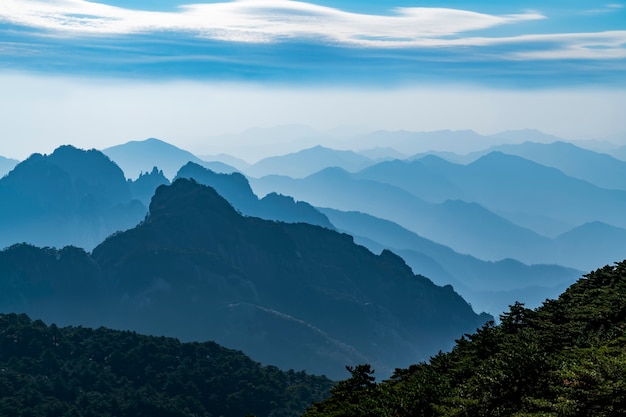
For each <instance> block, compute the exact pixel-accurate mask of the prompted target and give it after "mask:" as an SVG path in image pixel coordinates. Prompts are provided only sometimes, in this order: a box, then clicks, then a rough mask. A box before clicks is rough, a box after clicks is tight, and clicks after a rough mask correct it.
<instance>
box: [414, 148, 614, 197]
mask: <svg viewBox="0 0 626 417" xmlns="http://www.w3.org/2000/svg"><path fill="white" fill-rule="evenodd" d="M494 151H498V152H502V153H504V154H507V155H517V156H520V157H523V158H525V159H528V160H530V161H533V162H536V163H538V164H541V165H545V166H547V167H552V168H556V169H558V170H560V171H562V172H563V173H564V174H566V175H568V176H570V177H573V178H578V179H581V180H585V181H587V182H589V183H591V184H593V185H596V186H598V187H601V188H607V189H619V190H626V161H624V160H621V159H618V158H616V157H614V156H611V155H609V154H608V153H601V152H595V151H591V150H588V149H584V148H581V147H578V146H576V145H575V144H573V143H568V142H563V141H556V142H552V143H537V142H524V143H520V144H513V145H497V146H493V147H491V148H489V149H486V150H482V151H478V152H472V153H469V154H467V155H458V154H453V153H444V152H441V153H433V154H435V155H438V156H441V157H442V158H444V159H447V160H449V161H451V162H455V163H461V164H468V163H471V162H474V161H475V160H477V159H478V158H480V157H482V156H484V155H487V154H489V153H491V152H494ZM423 156H424V154H422V155H416V156H414V157H413V158H411V159H420V158H421V157H423Z"/></svg>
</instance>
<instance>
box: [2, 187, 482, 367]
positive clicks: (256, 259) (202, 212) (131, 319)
mask: <svg viewBox="0 0 626 417" xmlns="http://www.w3.org/2000/svg"><path fill="white" fill-rule="evenodd" d="M64 250H67V251H69V252H70V253H71V254H72V257H71V258H67V257H66V255H64V253H63V252H62V251H63V250H61V251H57V250H53V249H39V248H34V247H30V246H25V245H17V246H13V247H11V248H9V249H7V250H6V251H4V252H2V254H1V256H0V268H2V270H1V271H0V277H2V279H3V282H2V286H3V303H9V305H8V306H7V305H6V304H4V305H3V306H2V308H1V310H4V311H6V310H7V308H9V307H10V308H11V310H13V311H16V312H22V311H23V312H26V313H28V314H31V315H33V316H34V315H35V313H36V316H37V317H43V318H46V320H49V321H56V320H57V319H58V321H59V322H67V323H74V324H76V323H75V322H76V321H78V320H80V321H84V322H85V323H83V324H89V325H107V326H109V327H113V328H125V329H133V330H137V331H142V332H147V333H150V334H163V335H169V336H175V337H179V338H182V339H184V340H207V339H211V340H215V341H217V342H218V343H221V344H223V345H225V346H228V347H232V348H237V349H242V350H243V351H245V352H246V353H248V354H249V355H250V356H252V357H253V358H254V359H256V360H260V361H262V362H264V363H271V364H275V365H278V366H280V367H283V368H295V369H302V368H306V369H307V370H309V371H312V372H316V373H324V374H326V375H328V376H331V377H334V378H339V377H343V376H345V371H344V365H346V364H352V365H354V364H357V363H363V361H367V362H368V363H373V364H376V369H378V370H380V372H381V374H382V375H383V376H384V375H388V374H389V373H390V372H391V370H392V369H394V368H395V367H397V366H403V365H406V364H409V363H412V362H414V361H416V360H418V361H419V360H423V359H426V358H428V356H429V355H431V354H433V353H436V352H437V351H438V350H440V349H446V348H447V347H449V346H451V344H452V342H453V340H454V339H455V338H458V337H459V336H460V335H461V334H463V333H465V332H467V331H471V330H473V329H475V328H476V327H477V326H480V325H481V324H482V323H483V322H485V321H486V320H488V319H489V318H490V317H489V316H487V315H484V314H483V315H477V314H475V313H474V312H473V311H472V309H471V307H470V306H469V305H468V304H467V303H466V302H465V301H464V300H463V299H462V298H461V297H460V296H459V295H458V294H457V293H455V292H454V291H453V289H452V288H451V287H450V286H447V287H443V288H442V287H439V286H436V285H434V284H433V283H432V281H430V280H429V279H427V278H424V277H422V276H419V275H414V274H413V273H412V271H411V270H410V268H409V267H408V266H407V265H406V264H405V263H404V261H402V259H401V258H399V257H398V256H396V255H394V254H393V253H391V252H389V251H383V252H382V253H381V254H380V255H374V254H373V253H371V252H370V251H369V250H367V249H365V248H364V247H362V246H359V245H356V244H354V242H353V239H352V237H350V236H348V235H345V234H340V233H337V232H335V231H332V230H329V229H326V228H323V227H319V226H313V225H309V224H306V223H296V224H289V223H283V222H273V221H267V220H262V219H259V218H255V217H244V216H241V215H240V214H239V213H237V211H236V210H235V209H234V208H233V207H232V206H231V205H230V204H229V203H228V202H227V201H226V200H225V199H224V198H222V197H221V196H220V195H219V194H217V192H216V191H215V190H214V189H213V188H210V187H207V186H203V185H200V184H198V183H196V182H195V181H192V180H186V179H179V180H176V181H175V182H174V183H173V184H172V185H170V186H160V187H159V188H158V189H157V192H156V193H155V196H154V197H153V199H152V202H151V204H150V212H149V215H148V216H147V217H146V218H145V220H144V221H143V222H141V223H140V224H139V225H138V226H136V227H135V228H133V229H130V230H128V231H125V232H121V233H117V234H115V235H113V236H111V237H109V238H108V239H107V240H105V241H104V242H103V243H102V244H100V245H99V246H98V247H96V248H95V249H94V251H93V253H92V254H91V255H88V254H87V253H85V252H84V251H80V250H77V249H64ZM19 254H21V255H19ZM63 262H65V263H63ZM44 268H45V270H46V273H45V274H42V273H41V271H42V270H44ZM16 279H17V280H18V282H20V283H21V284H20V285H19V286H17V287H16V286H15V285H14V284H13V282H15V280H16ZM76 281H78V282H81V283H82V287H80V288H83V287H85V288H86V290H82V289H80V288H79V289H75V288H74V287H73V285H69V284H67V283H68V282H70V283H71V282H76ZM89 289H90V290H89ZM76 291H82V292H81V294H87V295H86V296H85V297H75V296H74V295H75V294H74V293H75V292H76ZM81 303H83V304H84V303H87V304H89V305H90V306H91V307H90V309H89V311H87V312H85V311H83V306H82V304H81ZM59 311H62V312H63V314H61V313H59ZM83 313H85V314H83Z"/></svg>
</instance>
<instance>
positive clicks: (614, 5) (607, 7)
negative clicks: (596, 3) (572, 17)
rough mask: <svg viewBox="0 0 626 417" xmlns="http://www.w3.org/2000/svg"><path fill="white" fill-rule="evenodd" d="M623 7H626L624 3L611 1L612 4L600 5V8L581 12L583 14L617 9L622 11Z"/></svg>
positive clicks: (612, 11) (609, 11)
mask: <svg viewBox="0 0 626 417" xmlns="http://www.w3.org/2000/svg"><path fill="white" fill-rule="evenodd" d="M623 8H624V5H623V4H619V3H610V4H605V5H604V6H603V7H599V8H596V9H588V10H583V11H581V12H580V13H579V14H581V15H595V14H605V13H615V12H617V11H620V10H621V9H623Z"/></svg>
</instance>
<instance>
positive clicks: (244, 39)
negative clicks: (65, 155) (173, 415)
mask: <svg viewBox="0 0 626 417" xmlns="http://www.w3.org/2000/svg"><path fill="white" fill-rule="evenodd" d="M625 22H626V8H625V7H624V4H622V3H619V2H615V3H605V4H598V3H597V2H593V1H591V0H578V1H576V2H565V1H557V2H552V3H551V4H549V5H546V4H545V3H543V2H528V1H525V2H521V1H513V2H509V3H507V4H506V5H501V4H493V3H490V2H459V1H456V0H455V1H451V0H449V1H446V2H443V3H442V2H437V3H434V2H420V3H418V2H415V1H411V0H409V1H400V0H396V1H394V2H392V3H388V2H380V1H377V2H367V3H365V4H363V3H361V2H354V1H351V0H316V1H311V2H298V1H292V0H246V1H224V2H213V1H212V2H209V3H203V4H189V3H183V2H180V1H177V0H160V1H157V2H148V1H143V0H142V1H139V0H137V1H135V2H133V5H132V8H129V6H128V3H127V2H122V1H118V0H103V1H102V2H100V3H93V2H89V1H85V0H72V1H48V2H40V1H36V0H19V1H18V0H6V1H4V2H3V3H2V5H0V33H2V41H0V88H1V89H2V91H3V94H2V96H1V97H0V114H2V121H3V123H2V124H0V137H2V139H3V140H2V141H1V142H0V155H3V156H6V157H13V158H18V159H23V158H25V157H27V156H28V155H29V154H31V153H33V152H50V151H52V150H53V149H54V148H55V147H56V146H58V145H61V144H66V143H68V144H73V145H75V146H78V147H83V148H97V149H102V148H106V147H109V146H113V145H117V144H121V143H125V142H128V141H131V140H143V139H146V138H149V137H156V138H159V139H162V140H164V141H167V142H169V143H172V144H174V145H176V146H179V147H181V148H184V149H188V150H190V151H193V152H194V153H196V154H213V153H219V152H229V151H228V147H224V146H222V145H224V144H223V143H221V141H222V139H216V138H220V137H223V135H225V134H239V133H241V132H244V131H246V130H247V129H251V128H268V127H272V126H281V125H306V126H310V127H311V128H313V129H316V130H320V131H326V130H329V129H336V128H340V127H342V126H362V127H365V128H368V129H371V130H381V129H382V130H392V131H394V130H411V131H437V130H445V129H450V130H466V129H471V130H474V131H476V132H478V133H480V134H494V133H497V132H501V131H506V130H519V129H527V128H528V129H538V130H540V131H542V132H545V133H547V134H551V135H555V136H558V137H561V138H563V139H568V140H598V139H600V140H603V139H607V138H611V139H612V140H613V141H616V142H617V143H618V144H626V117H624V116H623V109H624V108H626V76H625V74H626V23H625ZM266 140H267V144H268V145H271V144H272V139H271V138H267V139H266ZM325 145H329V144H328V143H325ZM242 146H245V144H242ZM379 146H386V144H385V143H380V144H379ZM222 149H223V150H222ZM237 156H240V157H247V158H248V159H254V158H255V155H247V156H246V155H237ZM257 157H258V156H257Z"/></svg>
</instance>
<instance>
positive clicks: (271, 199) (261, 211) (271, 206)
mask: <svg viewBox="0 0 626 417" xmlns="http://www.w3.org/2000/svg"><path fill="white" fill-rule="evenodd" d="M176 178H191V179H194V180H196V181H197V182H199V183H200V184H204V185H208V186H210V187H213V188H215V190H216V191H217V192H218V193H219V194H220V195H221V196H222V197H224V198H225V199H226V200H227V201H228V202H229V203H230V204H232V205H233V207H235V208H236V209H237V210H239V211H240V212H241V213H243V214H244V215H247V216H255V217H260V218H262V219H267V220H279V221H284V222H288V223H298V222H304V223H309V224H316V225H319V226H323V227H326V228H329V229H334V226H333V225H332V224H331V223H330V222H329V221H328V219H327V218H326V216H324V215H323V214H322V213H320V212H319V211H318V210H317V209H315V208H314V207H313V206H311V205H310V204H308V203H306V202H303V201H295V200H294V199H293V198H292V197H288V196H284V195H280V194H277V193H269V194H268V195H266V196H265V197H263V198H262V199H260V200H259V198H258V197H257V196H256V194H254V192H253V191H252V188H250V183H249V182H248V179H247V178H246V177H245V176H243V175H242V174H240V173H238V172H233V173H231V174H220V173H217V172H213V171H211V170H210V169H208V168H205V167H202V166H200V165H198V164H195V163H193V162H189V163H187V164H186V165H185V166H183V167H182V168H181V169H180V170H179V171H178V174H177V175H176Z"/></svg>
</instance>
